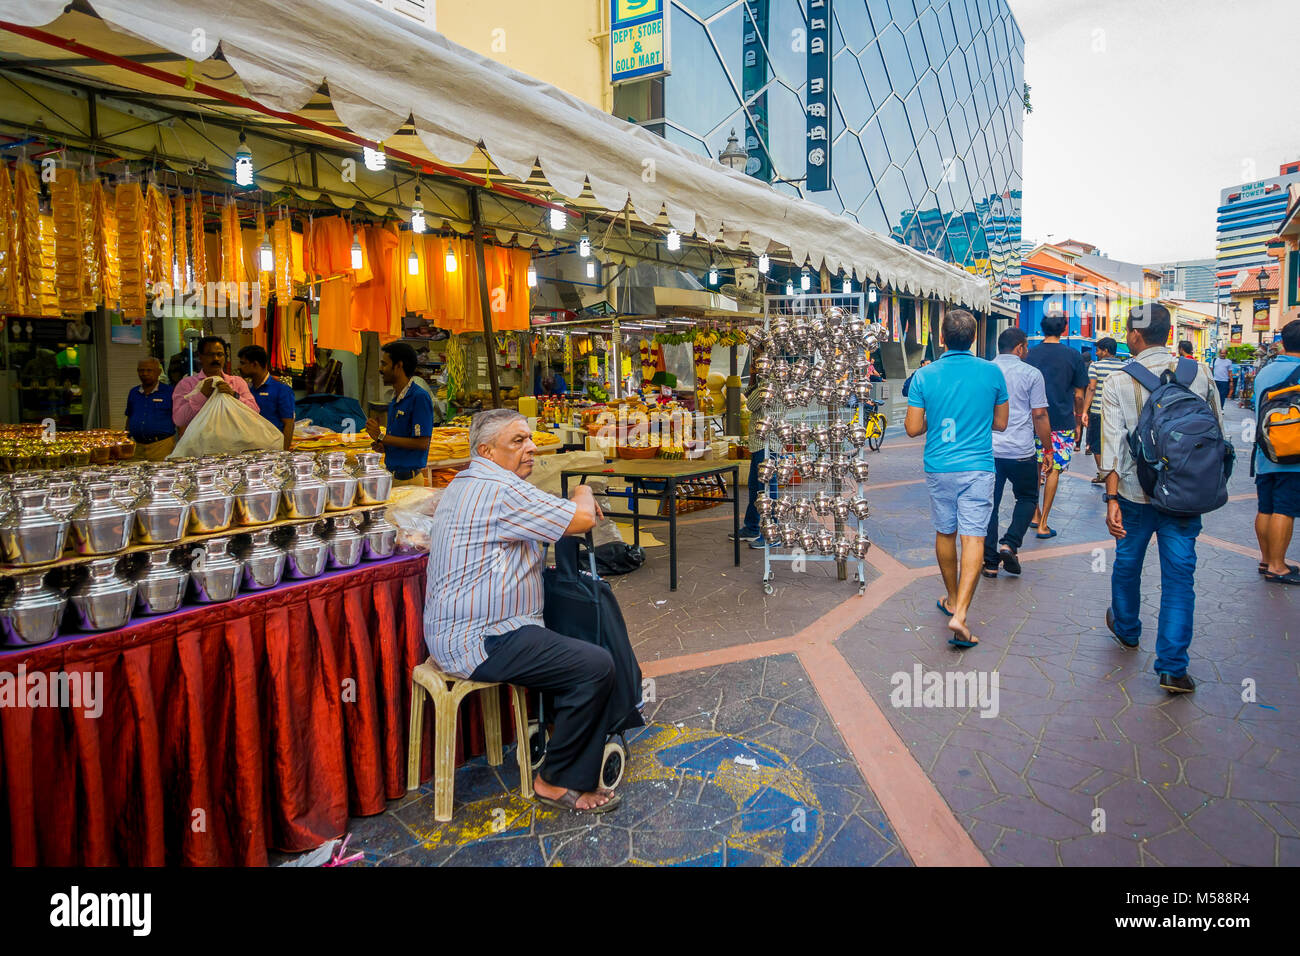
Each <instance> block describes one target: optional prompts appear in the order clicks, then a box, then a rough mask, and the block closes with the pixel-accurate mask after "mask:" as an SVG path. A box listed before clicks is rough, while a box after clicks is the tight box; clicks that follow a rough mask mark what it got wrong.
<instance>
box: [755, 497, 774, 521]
mask: <svg viewBox="0 0 1300 956" xmlns="http://www.w3.org/2000/svg"><path fill="white" fill-rule="evenodd" d="M775 504H776V499H775V498H772V497H771V496H769V495H759V496H758V497H757V498H755V499H754V510H755V511H757V512H758V516H759V517H760V518H770V517H771V516H772V506H773V505H775Z"/></svg>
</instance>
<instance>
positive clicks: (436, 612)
mask: <svg viewBox="0 0 1300 956" xmlns="http://www.w3.org/2000/svg"><path fill="white" fill-rule="evenodd" d="M469 447H470V454H471V456H472V460H471V461H470V464H469V467H468V468H466V469H465V470H464V471H462V472H461V473H460V474H459V475H457V476H456V477H455V478H454V479H453V480H452V482H451V484H449V485H448V486H447V490H446V491H444V492H443V495H442V499H441V500H440V501H439V502H438V508H437V511H436V512H435V514H434V517H433V527H432V529H431V531H430V534H429V538H430V540H431V541H433V542H435V544H434V546H433V547H432V548H430V549H429V565H428V572H427V575H426V578H427V587H426V589H425V597H424V639H425V642H426V643H427V644H428V646H429V654H430V656H432V658H433V660H434V663H436V664H437V665H438V668H439V669H440V670H442V671H445V672H446V673H448V674H453V675H455V676H457V677H468V678H469V679H470V680H476V681H484V682H489V683H501V684H516V685H519V686H522V687H528V688H531V689H533V690H536V691H540V692H542V693H545V694H548V695H550V698H551V700H552V702H553V707H554V709H553V710H552V711H551V712H552V713H553V714H554V717H555V732H554V733H553V734H552V735H551V737H550V744H549V746H548V747H547V751H546V762H545V764H544V766H543V767H542V770H541V771H539V772H538V773H537V775H536V776H535V777H534V779H533V789H534V790H535V791H536V793H537V796H538V798H539V799H540V800H541V801H542V802H544V803H547V804H548V805H551V806H557V807H561V808H564V809H568V810H575V811H578V812H591V813H604V812H606V811H608V810H613V809H614V808H615V807H616V806H618V803H619V798H618V797H616V796H614V794H613V793H612V792H611V791H609V790H605V789H603V788H601V787H599V781H600V765H601V759H602V757H603V755H604V750H605V737H606V731H607V730H608V728H609V727H610V714H609V704H610V697H611V692H612V690H613V688H614V661H613V658H612V657H610V654H609V651H607V650H605V648H603V647H598V646H596V645H595V644H588V643H587V642H586V641H580V640H577V639H576V638H572V637H565V636H564V635H562V634H557V633H555V632H554V631H551V630H547V629H546V628H545V627H544V626H543V625H542V606H543V593H542V563H543V557H544V551H543V547H542V546H543V545H544V544H548V543H554V542H556V541H559V540H560V538H562V537H563V536H564V535H570V534H572V535H577V534H585V533H586V532H588V531H590V530H591V529H592V528H593V527H595V524H596V521H597V520H598V519H599V518H600V516H601V515H600V509H599V508H598V507H597V506H596V501H595V498H594V497H593V496H592V492H591V488H590V487H588V486H587V485H579V486H578V487H577V488H575V489H573V495H572V496H571V498H570V500H568V501H565V500H563V499H561V498H558V497H556V496H555V495H551V494H547V493H546V492H544V491H542V490H541V489H539V488H535V487H533V486H532V485H530V484H529V483H528V482H527V481H525V480H524V479H525V478H527V477H528V475H529V474H531V473H532V470H533V454H534V452H536V450H537V446H536V445H534V444H533V439H532V432H531V430H530V429H529V428H528V423H527V421H526V420H525V418H524V416H522V415H520V414H519V413H518V412H515V411H510V410H509V409H503V408H497V409H492V410H490V411H485V412H479V413H478V414H477V415H475V416H474V418H473V421H472V422H471V424H470V429H469ZM519 746H521V747H526V746H528V742H527V741H520V742H519ZM543 774H545V778H543Z"/></svg>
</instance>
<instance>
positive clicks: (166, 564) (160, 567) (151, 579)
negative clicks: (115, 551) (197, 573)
mask: <svg viewBox="0 0 1300 956" xmlns="http://www.w3.org/2000/svg"><path fill="white" fill-rule="evenodd" d="M145 557H146V564H145V566H144V570H143V571H141V572H140V574H139V575H138V576H137V577H136V579H135V606H136V610H138V611H139V612H140V613H141V614H146V615H150V614H170V613H171V612H172V611H174V610H176V609H177V608H178V607H180V606H181V603H182V602H183V601H184V600H185V586H186V585H187V584H188V583H189V580H190V575H189V572H188V571H186V570H185V569H184V568H183V567H181V566H180V564H178V563H177V562H176V560H175V557H176V552H175V551H174V550H173V549H171V548H159V549H158V550H157V551H150V552H149V553H148V554H147V555H146V556H145Z"/></svg>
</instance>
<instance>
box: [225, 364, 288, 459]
mask: <svg viewBox="0 0 1300 956" xmlns="http://www.w3.org/2000/svg"><path fill="white" fill-rule="evenodd" d="M270 365H271V359H270V356H268V355H267V354H266V349H264V348H262V346H260V345H246V346H244V347H243V348H242V349H240V350H239V374H240V375H242V376H244V378H245V379H247V381H248V388H249V390H250V391H251V392H252V393H253V398H254V399H255V400H256V401H257V407H258V410H259V411H261V413H262V417H263V418H265V419H266V420H267V421H268V422H270V423H271V424H272V425H274V426H275V427H276V428H278V429H280V431H281V432H283V433H284V450H285V451H288V450H289V446H290V445H292V444H293V411H294V400H293V389H291V388H290V387H289V386H288V385H285V384H284V383H283V382H277V381H276V380H275V379H273V378H271V369H270Z"/></svg>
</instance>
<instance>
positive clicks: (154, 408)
mask: <svg viewBox="0 0 1300 956" xmlns="http://www.w3.org/2000/svg"><path fill="white" fill-rule="evenodd" d="M135 374H136V375H138V376H140V384H139V385H137V386H136V387H135V388H133V389H131V391H130V393H129V394H128V395H127V396H126V430H127V432H128V433H130V435H131V440H132V441H134V442H135V457H136V459H138V460H141V461H162V460H163V459H164V458H166V457H167V456H168V455H170V454H171V451H172V449H173V448H175V447H176V423H175V422H174V421H172V387H171V386H170V385H165V384H163V383H162V382H160V381H159V379H160V378H161V377H162V362H160V361H158V360H157V359H156V358H154V357H153V356H149V357H148V358H142V359H140V361H139V362H138V363H137V364H136V366H135Z"/></svg>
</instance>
